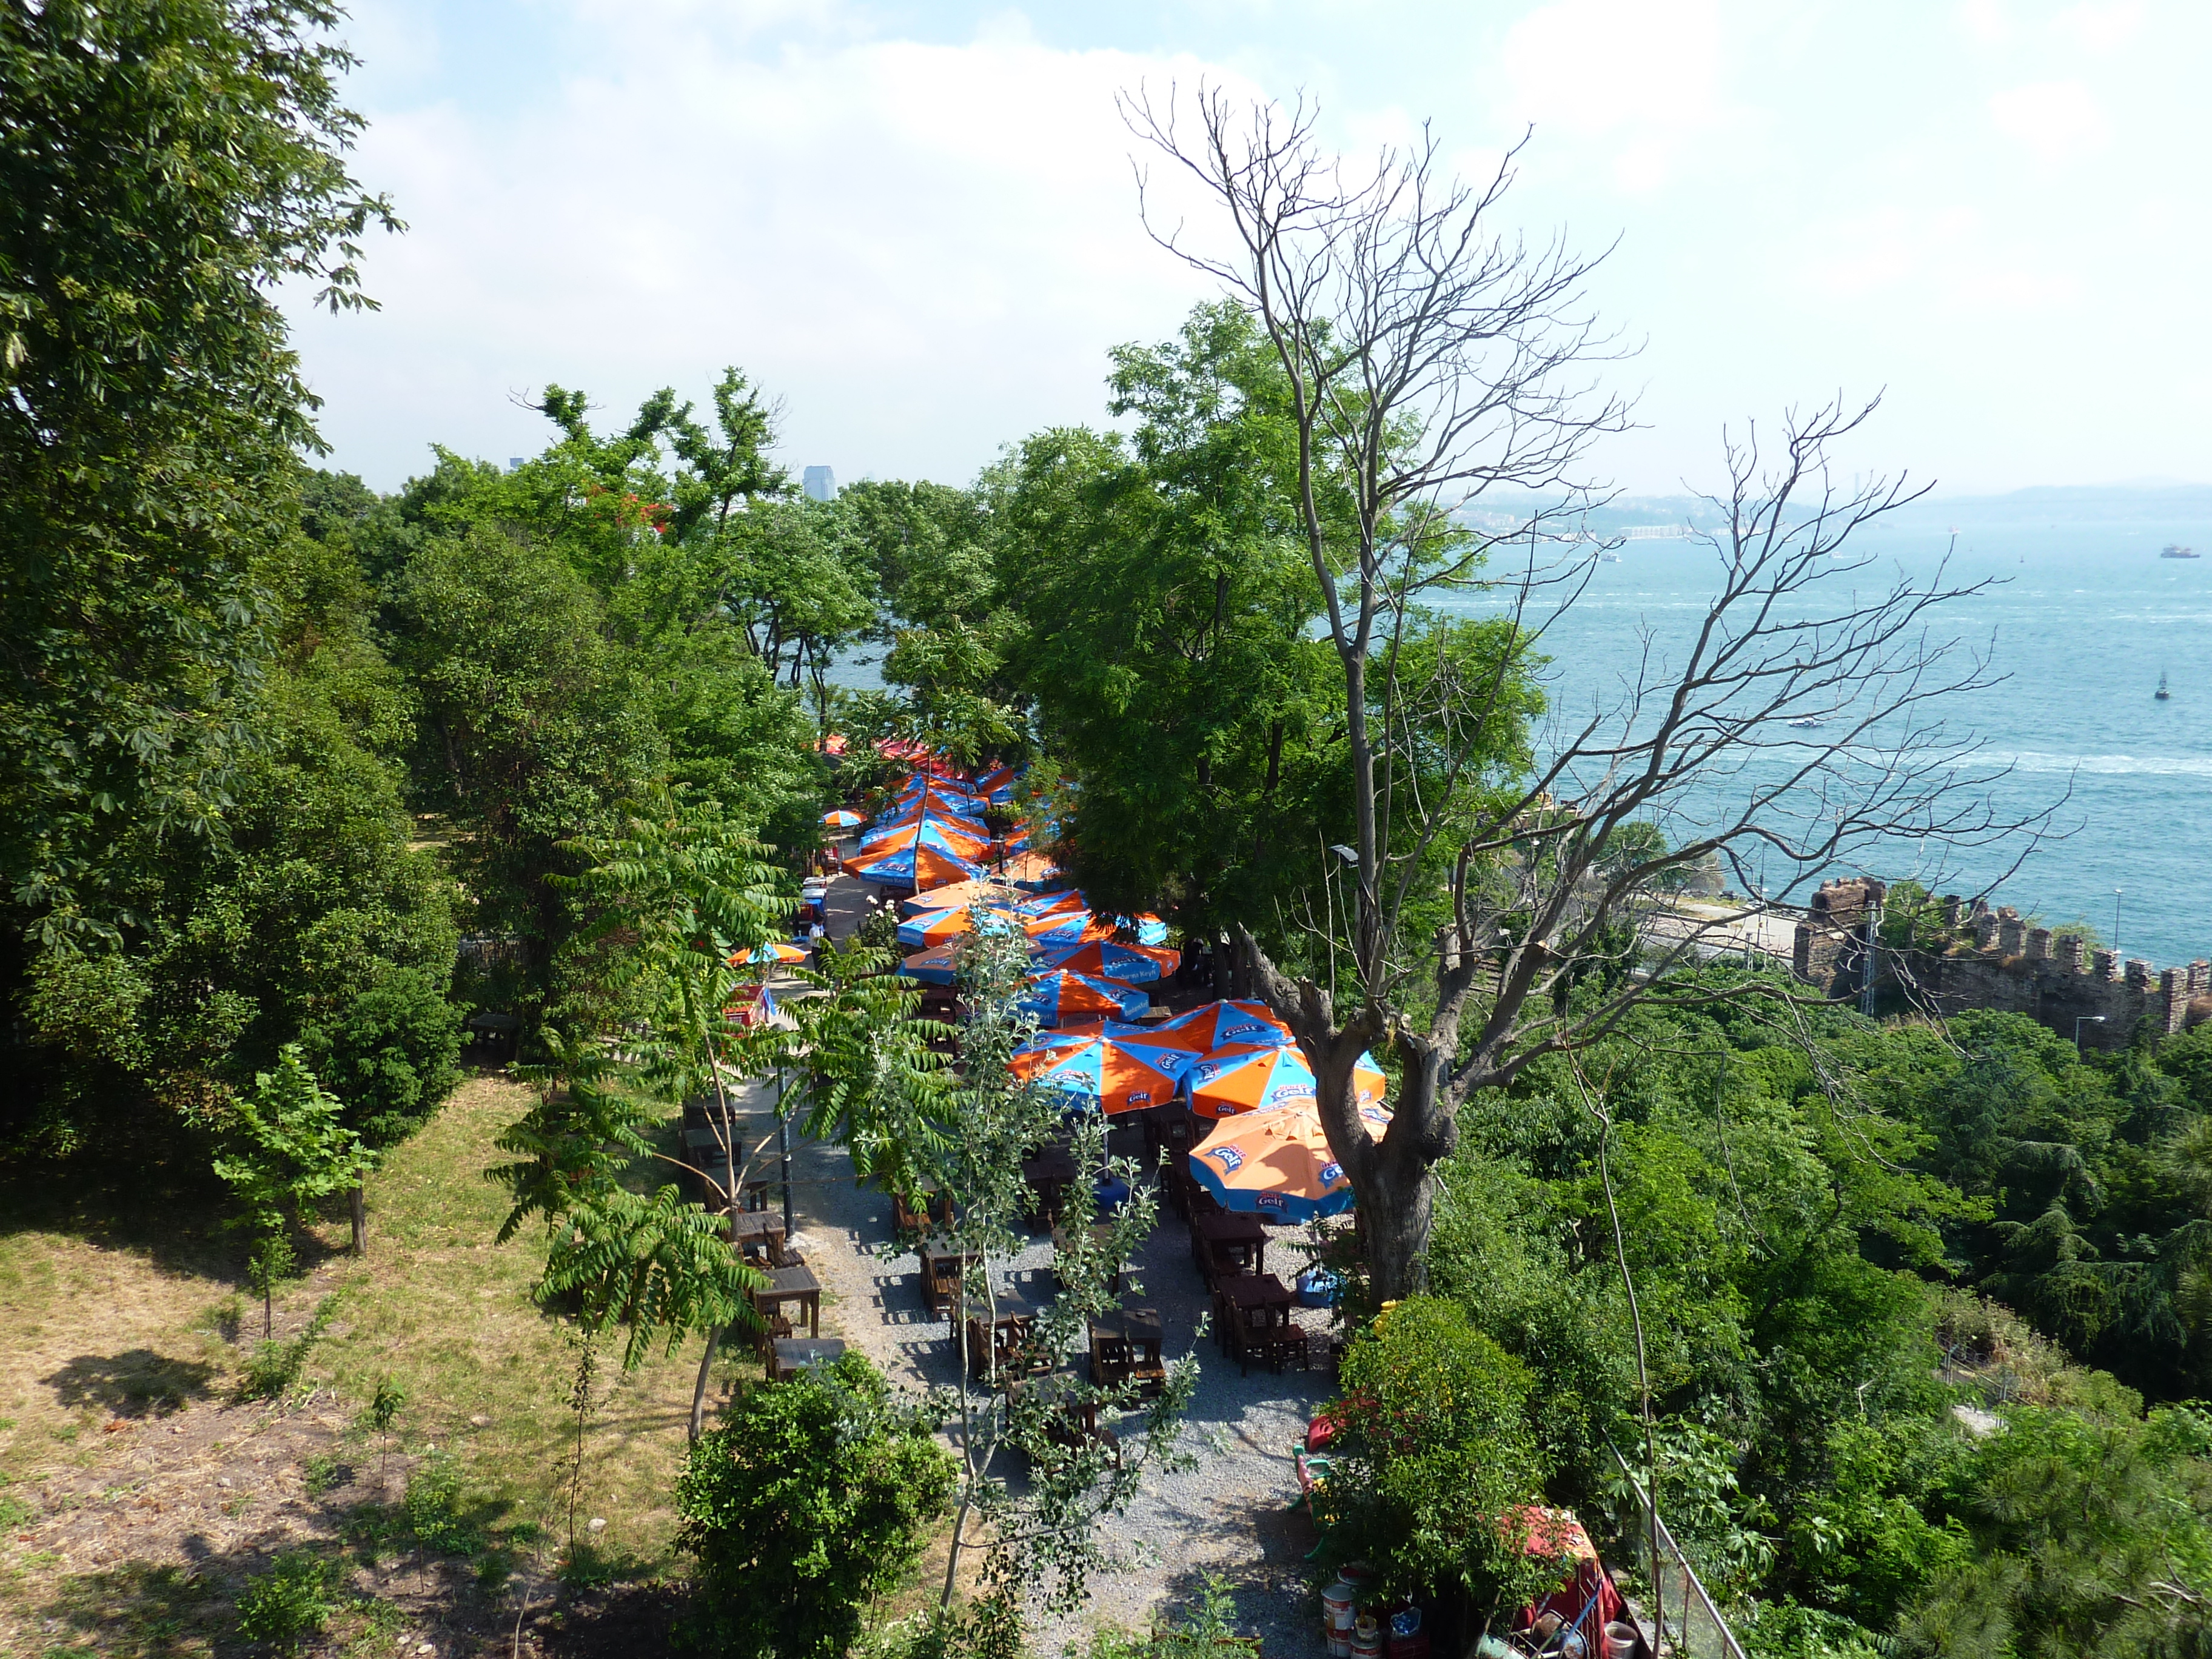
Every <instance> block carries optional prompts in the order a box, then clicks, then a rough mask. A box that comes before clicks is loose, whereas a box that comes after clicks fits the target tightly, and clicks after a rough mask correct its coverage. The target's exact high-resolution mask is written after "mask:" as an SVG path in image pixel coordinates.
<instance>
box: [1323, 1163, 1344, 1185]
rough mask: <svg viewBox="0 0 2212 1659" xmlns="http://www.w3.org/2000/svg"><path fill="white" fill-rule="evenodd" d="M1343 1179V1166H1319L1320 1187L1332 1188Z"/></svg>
mask: <svg viewBox="0 0 2212 1659" xmlns="http://www.w3.org/2000/svg"><path fill="white" fill-rule="evenodd" d="M1343 1179H1344V1165H1342V1164H1322V1166H1321V1184H1322V1186H1324V1187H1334V1185H1336V1183H1337V1182H1340V1181H1341V1180H1343Z"/></svg>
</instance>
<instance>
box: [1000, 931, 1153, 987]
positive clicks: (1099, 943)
mask: <svg viewBox="0 0 2212 1659" xmlns="http://www.w3.org/2000/svg"><path fill="white" fill-rule="evenodd" d="M1034 948H1035V949H1036V951H1037V952H1038V956H1039V960H1040V961H1041V962H1042V963H1043V965H1044V966H1045V967H1047V968H1065V969H1067V970H1068V972H1070V973H1072V974H1095V975H1098V976H1100V977H1101V978H1104V979H1118V980H1120V981H1122V982H1123V983H1124V984H1127V985H1150V984H1152V983H1153V982H1154V981H1158V980H1163V979H1165V978H1166V977H1167V976H1168V975H1170V974H1172V973H1173V972H1175V970H1176V964H1177V963H1180V962H1181V961H1182V957H1179V956H1177V955H1176V953H1175V952H1174V951H1170V950H1166V949H1164V948H1161V947H1158V946H1154V945H1123V944H1121V943H1119V942H1118V941H1116V940H1114V939H1092V940H1091V942H1090V943H1089V944H1088V945H1061V944H1057V943H1046V944H1039V945H1036V946H1035V947H1034Z"/></svg>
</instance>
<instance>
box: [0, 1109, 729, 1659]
mask: <svg viewBox="0 0 2212 1659" xmlns="http://www.w3.org/2000/svg"><path fill="white" fill-rule="evenodd" d="M526 1104H527V1096H526V1092H525V1091H523V1090H522V1089H520V1087H518V1086H516V1085H512V1084H509V1083H506V1082H503V1081H501V1080H498V1079H492V1078H477V1079H471V1080H470V1081H468V1082H466V1083H465V1084H464V1085H462V1087H461V1088H460V1089H459V1091H457V1092H456V1093H455V1095H454V1096H453V1099H452V1100H451V1101H449V1102H448V1103H447V1105H446V1107H445V1108H444V1109H443V1110H442V1111H441V1113H440V1114H439V1115H438V1116H437V1117H436V1118H435V1119H434V1120H433V1121H431V1122H430V1123H428V1125H426V1126H425V1127H424V1128H423V1129H422V1132H421V1133H419V1134H417V1135H416V1137H415V1139H412V1140H410V1142H408V1143H407V1144H406V1145H405V1146H401V1147H399V1148H398V1149H396V1150H395V1151H394V1152H392V1154H391V1155H390V1156H389V1158H388V1160H387V1162H386V1164H385V1166H384V1167H383V1168H382V1169H380V1170H378V1171H377V1172H376V1173H375V1175H374V1176H373V1177H372V1178H371V1181H370V1183H369V1188H368V1212H369V1253H368V1257H367V1259H366V1260H356V1258H354V1257H352V1256H351V1255H347V1254H343V1249H344V1247H345V1245H346V1243H347V1240H348V1238H349V1231H348V1229H347V1227H346V1225H345V1224H344V1223H343V1222H342V1221H335V1220H334V1221H333V1222H331V1224H330V1225H326V1226H325V1227H324V1228H322V1229H321V1230H320V1237H321V1238H322V1241H323V1243H325V1246H326V1247H327V1250H328V1252H329V1253H327V1254H325V1255H324V1256H323V1257H322V1258H321V1259H320V1260H319V1261H311V1262H310V1263H309V1270H308V1272H307V1276H306V1278H305V1279H303V1280H302V1281H301V1283H299V1284H298V1285H295V1286H293V1287H291V1288H290V1289H289V1291H287V1292H286V1293H285V1294H284V1295H283V1296H282V1297H280V1298H279V1300H278V1306H277V1335H278V1337H279V1338H280V1339H282V1338H283V1337H284V1336H285V1335H286V1334H287V1333H288V1332H293V1331H297V1330H298V1329H300V1328H301V1327H303V1326H304V1325H305V1324H306V1323H307V1320H308V1318H309V1316H311V1314H312V1313H313V1310H316V1309H317V1308H318V1307H319V1306H320V1305H322V1304H323V1303H324V1300H325V1298H326V1297H329V1296H331V1295H333V1294H335V1295H336V1296H337V1298H338V1300H337V1304H336V1307H335V1309H334V1310H333V1311H334V1318H333V1319H332V1320H331V1322H330V1325H329V1328H328V1331H327V1334H326V1335H325V1337H324V1338H323V1340H322V1341H321V1342H320V1344H319V1346H316V1347H314V1348H313V1350H312V1351H311V1352H310V1354H309V1356H308V1358H307V1364H306V1366H305V1369H304V1371H303V1373H302V1375H301V1381H300V1383H299V1384H298V1386H297V1387H296V1388H295V1389H294V1390H293V1391H292V1392H291V1393H290V1394H289V1395H288V1396H287V1397H286V1399H285V1400H284V1401H281V1402H278V1403H276V1404H274V1405H269V1404H261V1405H252V1406H248V1405H241V1404H237V1403H234V1393H235V1386H236V1381H237V1377H238V1375H239V1371H240V1365H241V1363H242V1360H243V1358H244V1356H245V1353H246V1350H247V1349H249V1348H250V1347H251V1346H252V1341H253V1339H255V1338H258V1336H259V1335H260V1324H261V1319H260V1314H261V1310H260V1308H259V1307H258V1304H252V1301H251V1298H250V1297H249V1298H246V1303H245V1304H244V1305H241V1304H240V1285H239V1282H238V1277H237V1275H238V1272H239V1267H240V1261H239V1257H240V1243H239V1242H238V1241H237V1240H235V1239H234V1237H229V1236H227V1235H225V1234H224V1233H223V1232H222V1230H221V1229H220V1227H219V1226H218V1225H217V1222H218V1221H219V1218H220V1216H221V1213H222V1211H221V1194H219V1193H216V1192H212V1191H209V1190H208V1189H206V1188H204V1187H201V1188H193V1187H191V1185H190V1184H189V1183H188V1182H187V1183H186V1184H185V1186H184V1188H182V1189H181V1190H171V1189H168V1188H162V1189H161V1190H158V1191H157V1190H154V1189H152V1188H149V1189H148V1190H145V1191H143V1192H131V1191H125V1192H117V1191H113V1190H105V1191H100V1190H93V1189H91V1188H90V1187H89V1186H88V1188H87V1189H86V1190H84V1191H82V1192H61V1191H53V1190H44V1191H22V1190H18V1191H16V1192H15V1193H14V1194H13V1195H12V1200H11V1198H10V1195H9V1194H6V1193H0V1208H4V1209H5V1210H6V1211H7V1212H8V1213H9V1219H8V1220H6V1221H5V1222H0V1305H4V1306H5V1307H6V1308H7V1309H8V1310H9V1338H10V1340H9V1342H8V1343H7V1344H5V1345H4V1347H0V1650H4V1651H7V1652H9V1653H14V1652H17V1651H23V1652H27V1653H39V1654H63V1653H69V1654H76V1653H84V1652H94V1651H98V1652H114V1653H132V1654H137V1653H143V1654H147V1655H153V1654H164V1655H167V1654H185V1653H193V1654H199V1653H213V1654H223V1653H228V1652H230V1651H233V1650H235V1648H234V1644H232V1643H231V1642H229V1641H228V1639H227V1638H226V1636H225V1634H224V1632H226V1630H227V1628H228V1624H229V1622H230V1615H229V1613H228V1603H229V1601H230V1600H231V1598H232V1597H233V1595H234V1594H235V1592H236V1590H237V1589H238V1588H239V1586H240V1584H241V1583H243V1582H244V1579H245V1577H246V1575H247V1574H249V1573H251V1572H252V1571H257V1570H258V1569H259V1568H260V1567H262V1566H264V1565H266V1562H267V1560H268V1559H269V1558H270V1555H271V1554H272V1553H274V1552H275V1551H276V1550H279V1549H283V1548H289V1547H296V1546H299V1545H301V1544H307V1545H313V1546H316V1547H335V1544H334V1541H335V1540H336V1539H337V1537H339V1536H341V1535H343V1534H344V1531H345V1528H346V1527H347V1525H348V1524H349V1523H348V1522H347V1520H346V1516H345V1513H344V1512H343V1510H342V1509H340V1508H339V1507H337V1505H338V1504H339V1503H340V1501H341V1500H343V1501H345V1502H349V1503H352V1504H359V1503H360V1502H361V1501H362V1499H363V1498H364V1497H367V1496H386V1497H396V1496H397V1488H398V1486H399V1484H400V1483H402V1482H403V1481H404V1477H405V1471H406V1470H407V1469H409V1468H414V1467H416V1466H418V1465H419V1464H420V1462H421V1461H422V1460H423V1459H425V1458H428V1457H431V1456H434V1455H438V1456H443V1457H450V1458H452V1459H453V1460H454V1464H453V1468H454V1472H455V1473H456V1474H458V1476H459V1482H460V1487H461V1492H462V1493H463V1495H464V1498H465V1499H466V1500H467V1501H468V1502H469V1504H470V1505H471V1508H472V1509H473V1510H475V1511H476V1512H477V1514H478V1515H479V1516H486V1517H492V1516H495V1517H496V1519H497V1521H498V1522H499V1524H500V1525H501V1527H503V1528H513V1527H515V1526H518V1525H524V1524H534V1525H536V1526H538V1527H541V1528H544V1531H545V1532H546V1533H547V1534H550V1536H551V1538H552V1544H551V1545H550V1547H549V1548H548V1549H547V1551H546V1553H545V1561H544V1565H546V1566H547V1567H548V1568H549V1569H550V1565H551V1561H552V1558H553V1557H554V1555H556V1554H557V1553H558V1550H559V1547H560V1546H561V1545H562V1543H564V1542H565V1540H566V1534H567V1523H568V1490H569V1479H570V1473H571V1469H572V1467H573V1465H572V1459H573V1457H574V1449H575V1444H576V1441H575V1419H574V1413H573V1411H572V1409H571V1407H570V1398H571V1392H572V1386H573V1380H574V1374H575V1361H576V1354H577V1348H576V1346H575V1344H574V1340H573V1338H572V1335H571V1333H570V1332H569V1330H568V1328H567V1327H566V1326H564V1325H563V1324H562V1322H560V1321H558V1320H556V1319H554V1318H552V1317H550V1316H547V1315H546V1314H545V1313H544V1312H543V1311H542V1310H539V1309H538V1307H537V1306H536V1305H535V1304H533V1303H532V1300H531V1297H530V1287H531V1285H532V1283H533V1282H534V1280H535V1279H536V1277H537V1273H538V1267H539V1266H540V1264H541V1262H542V1260H543V1255H544V1240H543V1235H542V1232H541V1231H538V1230H535V1229H532V1230H526V1231H525V1232H524V1233H523V1234H521V1235H520V1236H518V1237H516V1238H515V1239H513V1241H511V1242H510V1243H507V1244H505V1245H495V1244H494V1243H493V1242H492V1241H493V1238H494V1237H495V1234H496V1233H497V1231H498V1228H499V1224H500V1222H501V1219H502V1218H504V1215H505V1213H506V1205H505V1202H504V1200H503V1198H502V1195H501V1191H500V1189H498V1188H495V1187H494V1186H493V1185H492V1184H491V1183H490V1182H487V1181H485V1180H484V1179H483V1170H485V1169H486V1168H487V1167H488V1166H489V1165H491V1164H495V1163H498V1162H501V1161H502V1156H503V1155H502V1154H501V1153H499V1152H497V1151H496V1149H495V1147H494V1146H493V1145H492V1142H493V1140H494V1139H495V1136H496V1135H497V1134H498V1133H499V1132H500V1130H501V1128H502V1127H505V1125H506V1124H507V1123H508V1122H509V1121H512V1120H513V1118H514V1117H515V1116H517V1115H519V1114H520V1112H521V1111H522V1110H523V1109H525V1107H526ZM660 1167H661V1168H663V1169H665V1165H663V1166H660ZM655 1178H658V1177H655ZM306 1254H307V1252H303V1255H306ZM241 1324H242V1326H243V1329H242V1331H240V1325H241ZM233 1335H236V1336H237V1337H238V1338H239V1340H232V1337H233ZM603 1357H605V1359H606V1363H605V1364H603V1365H602V1367H601V1379H602V1381H601V1398H600V1400H599V1404H598V1407H597V1409H596V1410H595V1411H594V1413H592V1418H591V1420H590V1424H589V1426H588V1429H587V1431H586V1435H585V1437H584V1442H583V1456H582V1461H581V1473H580V1478H579V1480H578V1482H577V1511H576V1515H577V1523H578V1528H579V1534H578V1535H579V1537H580V1539H584V1540H586V1541H588V1543H589V1545H590V1546H591V1549H592V1554H593V1555H594V1557H595V1558H596V1559H598V1560H599V1561H600V1562H602V1563H607V1564H612V1565H615V1566H616V1567H617V1568H618V1569H619V1571H620V1574H621V1576H622V1577H626V1578H645V1579H651V1578H654V1577H660V1576H662V1575H664V1574H665V1573H667V1572H669V1571H671V1570H677V1571H680V1559H679V1558H678V1557H676V1556H675V1555H674V1554H673V1553H672V1550H671V1544H672V1538H673V1534H674V1530H675V1516H674V1513H673V1510H672V1509H671V1498H672V1494H673V1488H674V1484H675V1478H676V1475H677V1473H678V1470H679V1469H680V1468H681V1467H682V1464H683V1461H684V1450H685V1440H684V1423H685V1419H686V1417H687V1415H688V1413H689V1411H690V1392H691V1385H692V1382H693V1379H694V1376H695V1375H696V1369H697V1364H698V1357H699V1344H698V1341H697V1340H693V1341H691V1342H689V1343H687V1344H686V1345H685V1346H684V1347H683V1348H681V1349H679V1350H678V1352H677V1353H676V1354H675V1355H673V1356H672V1357H670V1356H664V1355H661V1354H659V1353H658V1352H656V1353H655V1354H654V1355H653V1357H652V1358H650V1359H648V1361H647V1363H646V1364H644V1365H643V1366H642V1367H641V1369H640V1370H637V1371H635V1372H634V1373H632V1374H630V1375H628V1376H623V1375H622V1374H621V1373H620V1372H619V1370H617V1369H616V1368H615V1366H614V1364H613V1363H612V1357H611V1356H603ZM745 1375H750V1376H757V1375H758V1370H757V1366H756V1365H755V1364H753V1363H752V1362H751V1360H750V1358H745V1359H742V1360H727V1359H726V1360H723V1361H720V1362H719V1363H718V1365H717V1375H716V1377H715V1381H714V1390H713V1395H712V1398H713V1399H714V1400H715V1401H720V1399H722V1398H725V1397H726V1395H727V1392H728V1390H729V1389H730V1387H731V1386H732V1384H733V1383H734V1382H735V1381H736V1380H737V1378H738V1377H739V1376H745ZM386 1378H388V1379H390V1380H391V1381H392V1382H393V1383H397V1384H398V1387H399V1388H400V1389H402V1390H404V1394H405V1395H406V1401H407V1403H406V1404H405V1405H404V1407H403V1408H402V1409H401V1410H400V1412H399V1413H398V1432H397V1435H396V1437H395V1443H396V1447H397V1452H396V1455H395V1459H394V1468H393V1470H392V1476H393V1486H392V1490H391V1491H389V1492H386V1491H385V1490H384V1489H383V1488H381V1487H379V1488H377V1490H376V1491H375V1492H368V1489H367V1488H366V1487H365V1486H350V1487H348V1488H347V1489H346V1490H345V1491H344V1492H340V1493H339V1494H337V1497H336V1498H333V1497H331V1496H330V1495H329V1493H328V1488H329V1487H330V1486H331V1480H332V1477H331V1475H330V1474H329V1470H330V1469H331V1468H332V1467H334V1466H336V1465H337V1464H338V1463H340V1462H343V1463H345V1464H346V1465H347V1466H348V1467H349V1468H359V1469H360V1470H361V1471H362V1480H368V1479H369V1478H370V1477H371V1476H372V1475H373V1474H374V1471H375V1469H376V1468H377V1465H378V1462H379V1458H378V1455H377V1453H378V1448H377V1443H376V1442H375V1440H374V1438H373V1437H364V1436H363V1434H362V1429H361V1426H360V1413H361V1412H362V1407H363V1406H364V1405H365V1404H366V1402H367V1401H369V1400H370V1398H371V1397H372V1396H373V1395H374V1394H375V1392H376V1389H377V1386H378V1384H379V1383H380V1381H381V1380H384V1379H386ZM594 1518H596V1519H599V1520H601V1521H603V1522H605V1525H604V1526H603V1527H601V1528H590V1527H589V1525H588V1522H590V1521H591V1520H592V1519H594ZM364 1571H365V1576H364V1577H362V1578H361V1581H360V1582H361V1583H362V1586H363V1587H364V1588H365V1589H368V1590H369V1591H370V1592H371V1593H381V1592H380V1590H379V1589H378V1586H379V1585H380V1584H381V1583H386V1582H387V1581H388V1580H389V1575H390V1571H391V1569H390V1567H389V1565H386V1566H385V1567H384V1568H382V1569H381V1571H384V1572H385V1573H386V1580H377V1579H375V1578H374V1571H377V1570H375V1569H368V1570H364ZM179 1575H182V1577H179ZM417 1578H418V1580H419V1579H422V1574H421V1573H420V1572H419V1571H418V1573H417ZM187 1581H189V1582H187ZM146 1584H155V1585H167V1587H168V1588H167V1589H164V1590H162V1591H161V1595H159V1596H155V1595H151V1593H148V1594H145V1595H141V1594H140V1592H139V1589H137V1588H133V1587H143V1585H146ZM180 1584H182V1585H185V1588H184V1589H179V1588H178V1586H179V1585H180ZM195 1585H196V1586H197V1589H194V1588H192V1586H195ZM435 1589H436V1587H435V1585H434V1584H429V1583H428V1582H427V1581H425V1582H424V1583H422V1584H418V1590H419V1591H420V1594H418V1595H417V1597H416V1601H415V1602H413V1603H411V1604H409V1605H408V1607H407V1609H406V1611H407V1616H408V1617H409V1618H410V1619H412V1620H416V1621H417V1624H418V1625H419V1623H420V1621H422V1620H425V1619H429V1618H432V1617H434V1616H435V1610H434V1609H429V1608H428V1601H426V1599H425V1598H428V1597H431V1596H433V1595H434V1594H435ZM188 1592H189V1593H188ZM58 1629H59V1633H57V1630H58ZM362 1630H365V1631H366V1634H365V1635H361V1636H360V1639H359V1640H358V1641H349V1643H348V1644H341V1645H340V1646H338V1647H337V1648H334V1649H333V1650H334V1651H344V1650H349V1648H350V1650H356V1651H360V1652H362V1653H369V1652H382V1651H400V1650H409V1651H411V1650H412V1649H411V1647H410V1646H409V1643H410V1641H411V1636H410V1635H409V1634H408V1633H406V1632H399V1631H398V1630H397V1629H396V1627H395V1626H394V1622H393V1620H392V1619H384V1620H381V1621H378V1620H370V1621H369V1624H368V1625H367V1626H362ZM33 1632H41V1634H40V1635H37V1636H33V1635H32V1633H33ZM356 1633H357V1634H358V1632H356ZM80 1637H81V1638H82V1641H85V1642H89V1644H90V1645H82V1644H81V1643H80V1639H79V1638H80ZM26 1638H29V1641H30V1643H31V1644H28V1645H27V1644H26ZM502 1650H504V1649H503V1648H502ZM441 1651H442V1649H441Z"/></svg>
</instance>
